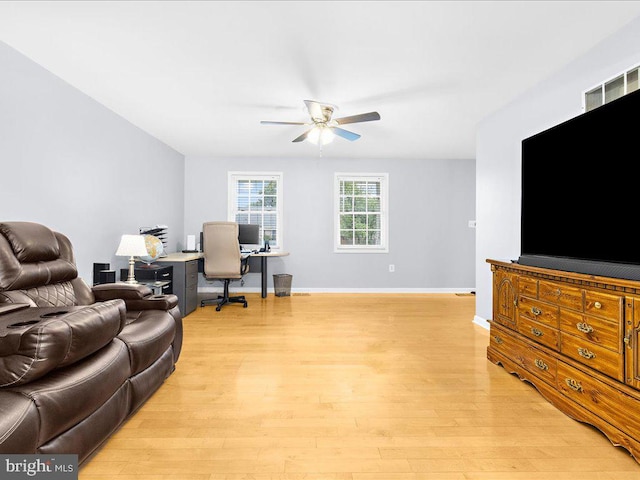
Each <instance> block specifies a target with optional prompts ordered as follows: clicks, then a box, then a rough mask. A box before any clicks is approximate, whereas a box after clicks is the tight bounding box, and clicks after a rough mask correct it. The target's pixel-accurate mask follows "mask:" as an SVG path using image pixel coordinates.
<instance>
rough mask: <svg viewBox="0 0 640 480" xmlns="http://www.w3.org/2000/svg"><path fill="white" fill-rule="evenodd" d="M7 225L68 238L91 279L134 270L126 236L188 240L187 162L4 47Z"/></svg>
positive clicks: (3, 201) (0, 206) (0, 52)
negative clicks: (34, 225) (161, 230)
mask: <svg viewBox="0 0 640 480" xmlns="http://www.w3.org/2000/svg"><path fill="white" fill-rule="evenodd" d="M0 165H1V166H2V170H1V171H2V181H1V183H2V186H1V187H0V221H33V222H40V223H43V224H45V225H47V226H49V227H51V228H52V229H54V230H57V231H60V232H62V233H64V234H66V235H67V236H68V237H69V238H70V240H71V242H72V243H73V245H74V250H75V254H76V262H77V264H78V270H79V274H80V276H81V277H83V278H84V279H85V281H87V283H91V281H92V271H93V262H108V263H111V264H112V268H118V267H120V266H121V267H125V266H126V264H127V262H126V259H123V258H121V257H115V256H114V253H115V251H116V248H117V247H118V242H119V240H120V236H121V235H122V234H123V233H137V232H138V228H139V227H141V226H148V225H150V226H153V225H156V224H166V225H168V226H169V232H170V235H169V245H170V246H172V245H173V246H174V248H175V245H176V242H177V239H181V238H182V237H183V235H184V234H183V231H182V224H183V212H184V183H183V179H184V157H183V156H182V155H181V154H179V153H178V152H176V151H175V150H172V149H171V148H169V147H167V146H166V145H164V144H163V143H161V142H159V141H158V140H156V139H155V138H153V137H151V136H150V135H148V134H146V133H145V132H143V131H142V130H140V129H138V128H137V127H135V126H133V125H132V124H131V123H129V122H127V121H126V120H124V119H122V118H121V117H119V116H118V115H116V114H115V113H113V112H112V111H110V110H108V109H107V108H105V107H103V106H102V105H100V104H98V103H97V102H95V101H94V100H93V99H91V98H89V97H88V96H86V95H84V94H83V93H81V92H79V91H78V90H76V89H75V88H73V87H72V86H70V85H68V84H67V83H65V82H63V81H62V80H60V79H59V78H58V77H56V76H54V75H53V74H51V73H50V72H48V71H47V70H45V69H44V68H42V67H41V66H39V65H37V64H36V63H34V62H32V61H31V60H29V59H27V58H26V57H24V56H23V55H21V54H20V53H18V52H17V51H15V50H14V49H12V48H11V47H9V46H7V45H6V44H5V43H2V42H0Z"/></svg>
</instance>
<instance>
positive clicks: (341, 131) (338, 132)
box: [330, 127, 360, 142]
mask: <svg viewBox="0 0 640 480" xmlns="http://www.w3.org/2000/svg"><path fill="white" fill-rule="evenodd" d="M330 128H331V131H332V132H333V133H335V134H336V135H338V136H339V137H342V138H346V139H347V140H349V141H350V142H353V141H354V140H357V139H359V138H360V135H358V134H357V133H353V132H350V131H348V130H345V129H343V128H338V127H330Z"/></svg>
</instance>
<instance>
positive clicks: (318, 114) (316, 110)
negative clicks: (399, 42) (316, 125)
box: [304, 100, 325, 121]
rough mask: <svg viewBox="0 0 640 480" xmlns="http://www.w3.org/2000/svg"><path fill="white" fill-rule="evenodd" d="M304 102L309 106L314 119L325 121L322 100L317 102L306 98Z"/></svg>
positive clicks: (308, 108)
mask: <svg viewBox="0 0 640 480" xmlns="http://www.w3.org/2000/svg"><path fill="white" fill-rule="evenodd" d="M304 104H305V105H306V106H307V110H308V111H309V115H310V116H311V118H312V119H313V120H319V121H325V116H324V112H323V110H322V104H321V103H320V102H316V101H315V100H305V101H304Z"/></svg>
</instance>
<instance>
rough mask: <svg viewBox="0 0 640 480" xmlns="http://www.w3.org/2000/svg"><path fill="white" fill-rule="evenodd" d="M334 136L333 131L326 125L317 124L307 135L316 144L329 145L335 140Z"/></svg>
mask: <svg viewBox="0 0 640 480" xmlns="http://www.w3.org/2000/svg"><path fill="white" fill-rule="evenodd" d="M334 138H335V135H334V133H333V131H332V130H331V128H329V127H327V126H326V125H316V126H315V127H314V128H313V129H311V131H310V132H309V135H307V140H309V141H310V142H311V143H313V144H314V145H327V144H329V143H331V142H333V139H334Z"/></svg>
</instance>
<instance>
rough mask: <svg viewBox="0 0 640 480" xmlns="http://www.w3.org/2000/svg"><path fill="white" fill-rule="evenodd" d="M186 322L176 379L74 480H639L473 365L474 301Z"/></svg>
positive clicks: (263, 310) (262, 306) (601, 446)
mask: <svg viewBox="0 0 640 480" xmlns="http://www.w3.org/2000/svg"><path fill="white" fill-rule="evenodd" d="M248 301H249V308H246V309H245V308H242V307H241V306H239V305H230V306H226V307H224V308H223V310H222V311H221V312H216V311H215V308H214V307H205V308H198V309H197V310H196V311H195V312H194V313H192V314H190V315H189V316H187V317H185V319H184V346H183V351H182V356H181V358H180V360H179V362H178V364H177V369H176V371H175V372H174V374H173V375H172V376H171V377H170V378H169V379H168V380H167V381H166V383H165V384H164V385H163V386H162V387H161V388H160V390H159V391H158V392H157V393H156V394H155V395H154V396H153V397H152V398H151V399H150V400H149V402H148V403H146V404H145V405H144V406H143V408H142V409H141V410H140V411H139V412H138V413H137V414H136V415H135V416H134V417H133V418H131V419H130V420H129V421H128V422H127V423H126V425H124V426H123V427H122V428H121V429H120V430H119V431H118V432H117V433H116V434H115V435H114V436H113V437H112V438H111V439H110V441H109V442H108V443H107V444H106V445H105V446H104V447H103V448H102V449H101V450H100V451H99V452H97V454H95V455H94V457H93V458H92V459H91V460H90V461H89V463H87V464H86V465H85V466H84V467H83V468H82V469H81V470H80V476H79V478H80V480H103V479H110V480H114V479H115V480H129V479H131V480H133V479H136V480H165V479H172V480H174V479H178V480H182V479H185V480H249V479H251V480H303V479H304V480H427V479H428V480H575V479H580V480H631V479H634V480H638V479H640V465H638V464H637V463H636V462H635V460H633V459H632V458H631V457H630V456H629V454H628V453H627V452H626V451H625V450H623V449H621V448H616V447H613V446H612V445H611V444H610V442H609V441H608V440H607V439H606V438H605V437H604V436H603V435H602V434H600V433H599V432H598V431H596V430H594V429H593V428H591V427H589V426H587V425H584V424H581V423H578V422H576V421H574V420H572V419H570V418H569V417H567V416H565V415H564V414H562V413H560V412H558V411H557V410H555V409H554V408H553V407H552V406H551V405H550V404H548V403H547V402H546V401H545V400H544V399H543V398H542V397H541V396H540V395H539V394H538V393H537V391H536V390H535V389H534V388H533V387H531V386H530V385H529V384H527V383H526V382H522V381H520V380H519V379H518V378H517V377H515V376H513V375H510V374H508V373H507V372H506V371H505V370H504V369H503V368H501V367H499V366H496V365H493V364H491V363H490V362H488V360H487V359H486V347H487V344H488V337H489V335H488V332H487V330H485V329H483V328H482V327H479V326H477V325H474V324H473V323H472V320H473V316H474V311H475V307H474V305H475V297H473V296H458V295H455V294H425V295H417V294H406V295H373V294H366V295H335V294H312V295H295V294H294V295H293V296H291V297H274V296H273V295H271V294H270V295H269V297H268V298H267V299H264V300H263V299H261V298H260V296H259V295H257V294H256V295H248Z"/></svg>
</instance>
